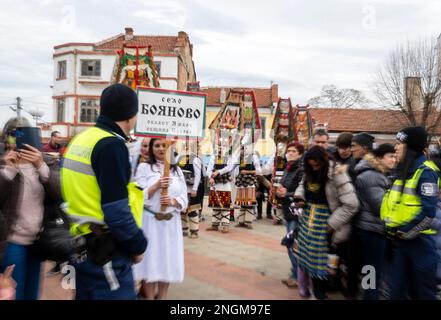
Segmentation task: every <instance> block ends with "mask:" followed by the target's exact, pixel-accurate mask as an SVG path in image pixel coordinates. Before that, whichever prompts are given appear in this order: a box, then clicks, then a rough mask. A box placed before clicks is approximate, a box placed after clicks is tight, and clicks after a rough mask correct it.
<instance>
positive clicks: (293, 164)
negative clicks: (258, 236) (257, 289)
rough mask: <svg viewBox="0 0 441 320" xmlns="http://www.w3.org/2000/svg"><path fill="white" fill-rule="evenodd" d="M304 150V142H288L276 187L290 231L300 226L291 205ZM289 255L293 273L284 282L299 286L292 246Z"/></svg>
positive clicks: (300, 176) (291, 286)
mask: <svg viewBox="0 0 441 320" xmlns="http://www.w3.org/2000/svg"><path fill="white" fill-rule="evenodd" d="M304 151H305V147H304V146H303V145H302V144H299V143H290V144H288V146H287V147H286V154H285V157H286V161H287V165H286V168H285V171H284V172H283V176H282V179H281V181H280V186H279V187H278V188H277V189H276V197H277V200H278V202H280V203H281V205H282V211H283V218H284V219H285V221H286V229H287V232H288V233H289V232H291V231H294V230H296V229H297V226H298V217H297V216H294V215H293V214H291V212H290V210H289V207H290V205H291V199H292V197H293V196H294V192H295V191H296V189H297V187H298V186H299V183H300V182H301V181H302V178H303V172H304V170H303V164H302V156H303V153H304ZM288 256H289V260H290V261H291V274H290V276H289V278H288V279H284V280H282V282H283V283H284V284H285V285H286V286H287V287H289V288H294V287H296V286H297V258H296V257H295V255H294V252H293V251H292V250H291V248H288Z"/></svg>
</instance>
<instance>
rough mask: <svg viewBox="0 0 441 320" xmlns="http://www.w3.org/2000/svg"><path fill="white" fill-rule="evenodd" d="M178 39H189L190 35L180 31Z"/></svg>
mask: <svg viewBox="0 0 441 320" xmlns="http://www.w3.org/2000/svg"><path fill="white" fill-rule="evenodd" d="M178 38H184V39H185V38H188V34H187V32H185V31H179V32H178Z"/></svg>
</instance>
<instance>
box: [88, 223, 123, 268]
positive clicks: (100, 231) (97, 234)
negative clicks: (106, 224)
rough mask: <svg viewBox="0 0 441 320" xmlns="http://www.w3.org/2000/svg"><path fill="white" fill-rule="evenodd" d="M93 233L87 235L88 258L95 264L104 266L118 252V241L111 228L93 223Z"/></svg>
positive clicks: (91, 226)
mask: <svg viewBox="0 0 441 320" xmlns="http://www.w3.org/2000/svg"><path fill="white" fill-rule="evenodd" d="M89 228H90V230H92V232H91V233H89V234H87V235H86V236H85V238H86V248H87V256H88V258H89V259H90V260H91V261H92V262H93V263H95V264H97V265H99V266H103V265H105V264H106V263H108V262H109V261H111V260H112V258H113V257H114V256H115V255H116V254H117V247H116V241H115V239H114V237H113V235H112V234H111V233H110V231H109V229H106V228H103V226H101V225H98V224H94V223H91V224H90V227H89Z"/></svg>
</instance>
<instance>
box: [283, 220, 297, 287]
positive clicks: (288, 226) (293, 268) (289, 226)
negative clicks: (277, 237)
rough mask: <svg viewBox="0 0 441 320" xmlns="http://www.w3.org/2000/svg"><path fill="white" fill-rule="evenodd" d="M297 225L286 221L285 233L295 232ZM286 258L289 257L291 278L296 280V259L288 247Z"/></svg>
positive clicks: (295, 222) (294, 222)
mask: <svg viewBox="0 0 441 320" xmlns="http://www.w3.org/2000/svg"><path fill="white" fill-rule="evenodd" d="M297 225H298V223H297V221H295V220H291V221H286V230H287V232H290V231H292V230H295V229H296V228H297ZM288 256H289V260H291V278H292V279H294V280H297V258H296V256H295V255H294V252H293V250H292V248H289V247H288Z"/></svg>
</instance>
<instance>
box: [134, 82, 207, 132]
mask: <svg viewBox="0 0 441 320" xmlns="http://www.w3.org/2000/svg"><path fill="white" fill-rule="evenodd" d="M137 92H138V100H139V109H138V119H137V122H136V126H135V135H141V136H173V137H181V138H184V137H189V138H203V137H204V128H205V107H206V100H207V96H206V95H205V94H202V93H195V92H185V91H174V90H164V89H157V88H143V87H138V91H137Z"/></svg>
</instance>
